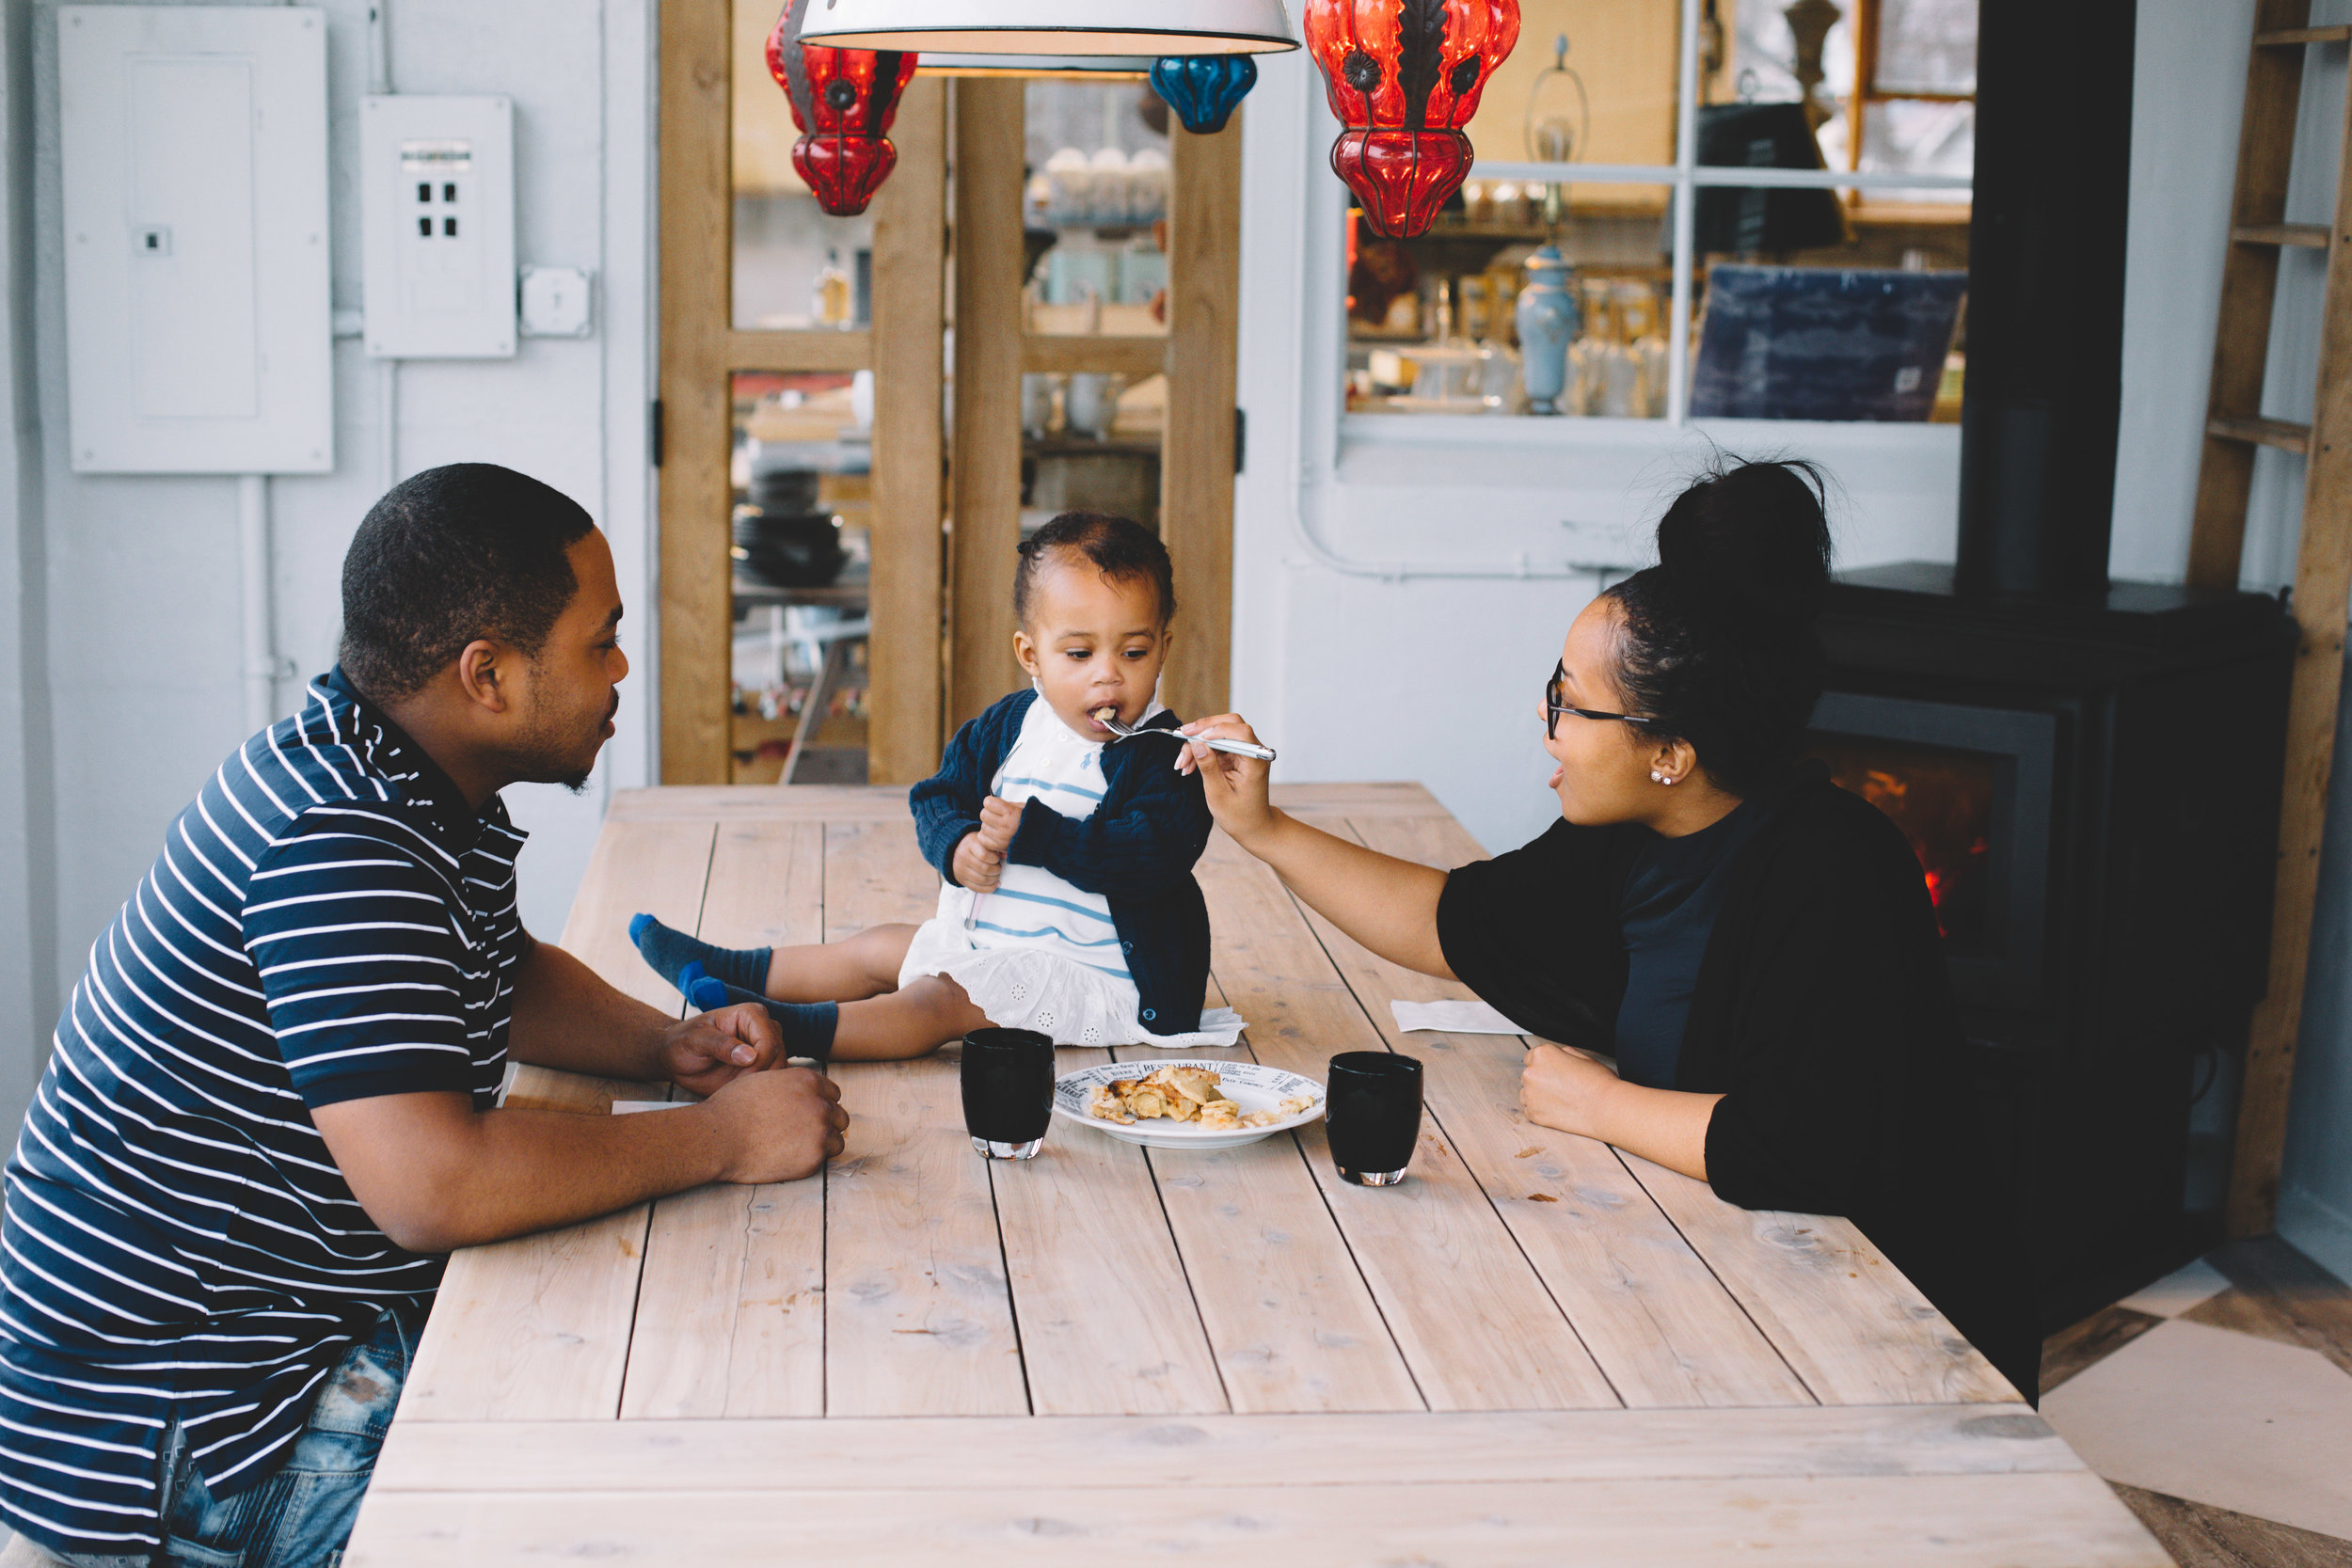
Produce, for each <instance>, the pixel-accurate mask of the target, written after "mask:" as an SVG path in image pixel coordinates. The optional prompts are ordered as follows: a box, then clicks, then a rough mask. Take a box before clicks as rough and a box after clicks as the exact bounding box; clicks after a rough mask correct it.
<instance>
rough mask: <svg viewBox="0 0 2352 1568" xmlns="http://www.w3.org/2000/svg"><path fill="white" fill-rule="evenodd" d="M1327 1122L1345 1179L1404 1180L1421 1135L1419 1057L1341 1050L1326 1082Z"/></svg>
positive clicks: (1380, 1183) (1371, 1183)
mask: <svg viewBox="0 0 2352 1568" xmlns="http://www.w3.org/2000/svg"><path fill="white" fill-rule="evenodd" d="M1323 1123H1324V1134H1325V1136H1326V1137H1327V1138H1328V1139H1329V1140H1330V1143H1331V1163H1332V1164H1334V1165H1336V1166H1338V1167H1339V1172H1340V1180H1343V1181H1353V1182H1355V1183H1356V1185H1358V1186H1359V1187H1388V1186H1393V1185H1394V1184H1395V1183H1397V1182H1399V1181H1402V1180H1405V1167H1406V1165H1408V1164H1412V1160H1413V1145H1414V1143H1415V1142H1416V1141H1418V1140H1419V1139H1420V1137H1421V1063H1420V1062H1418V1061H1416V1060H1415V1059H1414V1058H1412V1057H1410V1056H1399V1055H1396V1054H1395V1053H1391V1052H1387V1051H1343V1052H1341V1053H1339V1054H1338V1055H1336V1056H1334V1057H1332V1058H1331V1067H1330V1081H1329V1083H1328V1084H1327V1085H1325V1087H1324V1101H1323Z"/></svg>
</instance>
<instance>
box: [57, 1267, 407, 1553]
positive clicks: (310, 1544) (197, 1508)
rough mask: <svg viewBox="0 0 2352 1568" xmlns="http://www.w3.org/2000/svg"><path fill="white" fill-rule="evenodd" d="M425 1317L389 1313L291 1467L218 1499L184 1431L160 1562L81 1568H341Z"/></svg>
mask: <svg viewBox="0 0 2352 1568" xmlns="http://www.w3.org/2000/svg"><path fill="white" fill-rule="evenodd" d="M423 1327H424V1313H423V1312H422V1310H421V1309H420V1310H417V1311H415V1312H414V1313H413V1314H401V1313H394V1312H386V1313H384V1314H383V1315H382V1316H381V1317H379V1318H377V1319H376V1320H375V1330H374V1332H373V1334H371V1335H370V1336H369V1337H368V1338H365V1339H362V1340H360V1341H359V1342H358V1343H357V1344H355V1345H353V1346H352V1347H351V1348H350V1349H349V1350H348V1351H346V1352H344V1353H343V1358H342V1360H341V1361H340V1362H338V1363H336V1366H335V1370H333V1371H331V1372H329V1373H328V1374H327V1377H326V1384H325V1385H324V1386H322V1387H321V1388H320V1390H319V1397H318V1402H317V1403H316V1404H315V1405H313V1406H312V1407H311V1409H310V1420H309V1421H307V1422H305V1423H304V1425H303V1429H302V1435H301V1436H299V1437H297V1438H296V1439H294V1451H293V1452H292V1453H291V1454H290V1455H288V1456H287V1459H286V1463H285V1464H284V1465H281V1466H279V1467H278V1469H276V1470H274V1471H272V1472H271V1473H269V1474H268V1475H265V1476H263V1477H262V1479H261V1480H259V1481H253V1482H252V1483H250V1484H249V1485H246V1486H241V1487H239V1488H237V1490H235V1491H234V1492H231V1493H230V1494H229V1495H228V1496H227V1497H215V1496H213V1492H212V1489H211V1488H210V1487H208V1486H206V1485H205V1484H204V1478H203V1477H202V1476H201V1475H199V1474H198V1473H197V1469H196V1465H195V1463H194V1462H193V1461H192V1460H190V1459H189V1457H188V1454H187V1444H186V1438H185V1436H184V1435H183V1433H181V1431H180V1429H179V1427H178V1426H176V1425H175V1426H174V1427H173V1428H172V1429H171V1433H170V1435H169V1436H168V1437H167V1438H166V1439H165V1441H164V1450H163V1465H162V1470H163V1474H164V1475H165V1476H166V1477H167V1481H166V1482H165V1487H164V1545H163V1549H162V1550H161V1551H159V1552H157V1553H156V1554H155V1556H154V1557H153V1558H152V1559H148V1558H134V1557H70V1558H66V1559H64V1561H65V1562H66V1563H68V1564H71V1565H72V1568H336V1565H337V1564H339V1563H341V1562H342V1556H343V1544H344V1543H345V1542H346V1541H348V1540H350V1539H351V1526H352V1521H353V1520H355V1519H356V1518H358V1513H359V1499H360V1498H362V1497H366V1496H367V1492H368V1478H369V1477H370V1476H371V1475H373V1473H374V1470H375V1455H376V1450H377V1449H381V1448H382V1447H383V1446H384V1432H385V1429H386V1428H387V1427H389V1426H390V1425H391V1423H392V1412H393V1411H394V1410H395V1409H397V1408H399V1405H400V1390H401V1386H402V1385H403V1384H405V1382H406V1381H407V1379H408V1359H409V1357H410V1356H411V1355H412V1354H414V1353H415V1351H416V1348H417V1336H418V1334H419V1333H420V1332H421V1330H422V1329H423Z"/></svg>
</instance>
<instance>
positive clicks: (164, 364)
mask: <svg viewBox="0 0 2352 1568" xmlns="http://www.w3.org/2000/svg"><path fill="white" fill-rule="evenodd" d="M57 67H58V102H59V109H60V120H59V136H60V142H61V148H60V151H61V153H62V159H63V168H62V174H63V180H62V184H63V189H64V207H65V214H64V215H65V236H64V237H65V307H66V373H67V381H68V404H69V408H70V423H71V425H72V464H73V467H74V468H75V469H76V470H78V471H80V472H84V473H133V474H137V473H324V472H326V471H328V470H330V469H332V468H333V467H334V466H335V441H334V436H335V411H334V363H333V353H334V349H333V341H332V340H333V315H332V309H333V308H332V303H331V299H330V293H329V290H330V279H329V276H328V268H327V222H326V219H327V207H326V19H325V13H324V12H322V11H319V10H317V9H314V8H309V7H279V6H267V7H243V6H61V7H59V8H58V9H57Z"/></svg>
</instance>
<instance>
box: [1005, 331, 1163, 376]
mask: <svg viewBox="0 0 2352 1568" xmlns="http://www.w3.org/2000/svg"><path fill="white" fill-rule="evenodd" d="M1021 368H1022V369H1023V370H1024V371H1027V372H1048V373H1051V372H1063V373H1079V372H1089V371H1091V372H1099V373H1102V374H1106V375H1124V376H1133V377H1135V378H1136V379H1141V378H1143V377H1145V376H1152V375H1158V374H1159V373H1161V372H1163V371H1165V370H1166V369H1167V368H1168V339H1167V337H1166V336H1164V335H1163V336H1156V337H1145V336H1140V335H1138V336H1134V337H1127V336H1116V337H1115V336H1112V335H1110V334H1108V333H1104V334H1101V335H1099V336H1098V335H1091V334H1086V335H1082V334H1079V333H1059V332H1025V333H1023V334H1022V335H1021Z"/></svg>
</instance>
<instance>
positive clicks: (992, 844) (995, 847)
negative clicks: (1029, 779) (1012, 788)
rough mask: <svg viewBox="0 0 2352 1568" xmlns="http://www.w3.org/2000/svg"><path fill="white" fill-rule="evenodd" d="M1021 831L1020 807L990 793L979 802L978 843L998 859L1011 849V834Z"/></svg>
mask: <svg viewBox="0 0 2352 1568" xmlns="http://www.w3.org/2000/svg"><path fill="white" fill-rule="evenodd" d="M1020 831H1021V808H1020V807H1019V806H1016V805H1014V804H1012V803H1011V802H1010V801H1009V800H998V799H997V798H996V797H995V796H993V795H992V796H990V797H989V798H988V799H987V800H982V801H981V802H980V832H979V839H980V845H981V847H983V848H985V849H987V850H988V851H989V852H990V853H992V854H993V855H994V856H995V857H996V858H997V859H998V860H1000V861H1001V860H1003V859H1004V858H1005V856H1006V855H1007V854H1008V853H1009V852H1010V850H1011V849H1012V835H1013V834H1015V833H1017V832H1020Z"/></svg>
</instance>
